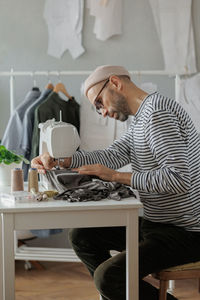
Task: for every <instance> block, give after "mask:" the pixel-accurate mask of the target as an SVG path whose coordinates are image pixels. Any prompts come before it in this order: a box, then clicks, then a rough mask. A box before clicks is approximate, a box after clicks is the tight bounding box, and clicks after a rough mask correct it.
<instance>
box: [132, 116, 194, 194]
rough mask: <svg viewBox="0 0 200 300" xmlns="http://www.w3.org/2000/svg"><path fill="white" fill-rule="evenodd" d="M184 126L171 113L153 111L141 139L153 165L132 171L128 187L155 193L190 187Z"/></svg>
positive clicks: (181, 191)
mask: <svg viewBox="0 0 200 300" xmlns="http://www.w3.org/2000/svg"><path fill="white" fill-rule="evenodd" d="M184 136H186V135H185V129H184V128H182V127H181V126H180V124H179V120H178V119H177V117H176V116H175V115H173V114H172V113H170V112H168V111H162V110H159V111H155V112H153V113H152V115H151V116H150V118H149V120H148V122H147V125H146V127H145V139H146V142H147V144H148V146H149V148H150V151H151V153H152V156H153V158H154V160H155V163H156V165H157V167H155V168H154V169H152V170H149V171H146V172H134V173H133V174H132V187H133V188H134V189H137V190H141V191H145V192H152V193H158V194H162V193H164V194H166V193H169V194H181V193H185V192H186V191H188V189H189V188H190V172H189V159H188V152H187V140H186V137H184Z"/></svg>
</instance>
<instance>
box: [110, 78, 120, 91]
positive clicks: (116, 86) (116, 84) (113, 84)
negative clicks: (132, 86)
mask: <svg viewBox="0 0 200 300" xmlns="http://www.w3.org/2000/svg"><path fill="white" fill-rule="evenodd" d="M109 81H110V86H111V87H112V88H113V89H117V90H118V91H120V90H121V89H122V81H121V79H120V78H119V77H118V76H115V75H112V76H110V78H109Z"/></svg>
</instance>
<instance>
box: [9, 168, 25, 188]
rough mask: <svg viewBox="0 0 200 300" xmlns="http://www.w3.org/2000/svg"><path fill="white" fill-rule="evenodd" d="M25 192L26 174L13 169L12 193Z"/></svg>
mask: <svg viewBox="0 0 200 300" xmlns="http://www.w3.org/2000/svg"><path fill="white" fill-rule="evenodd" d="M23 190H24V173H23V170H22V169H20V168H15V169H12V171H11V191H12V192H15V191H23Z"/></svg>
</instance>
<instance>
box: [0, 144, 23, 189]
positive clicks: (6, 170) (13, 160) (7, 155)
mask: <svg viewBox="0 0 200 300" xmlns="http://www.w3.org/2000/svg"><path fill="white" fill-rule="evenodd" d="M22 162H25V163H26V164H29V161H28V160H27V159H26V158H24V157H23V155H17V154H15V153H14V152H12V151H10V150H8V149H6V147H5V146H3V145H0V186H6V185H10V184H11V170H12V169H14V168H21V167H22Z"/></svg>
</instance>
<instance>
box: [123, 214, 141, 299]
mask: <svg viewBox="0 0 200 300" xmlns="http://www.w3.org/2000/svg"><path fill="white" fill-rule="evenodd" d="M138 290H139V279H138V212H137V211H130V212H128V213H127V227H126V300H138V299H139V291H138Z"/></svg>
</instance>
